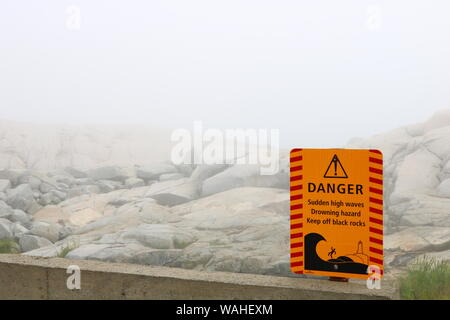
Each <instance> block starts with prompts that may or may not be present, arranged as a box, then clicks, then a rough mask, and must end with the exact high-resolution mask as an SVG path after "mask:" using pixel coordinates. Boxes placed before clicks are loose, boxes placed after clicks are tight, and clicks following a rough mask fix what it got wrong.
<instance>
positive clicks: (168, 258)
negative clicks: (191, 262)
mask: <svg viewBox="0 0 450 320" xmlns="http://www.w3.org/2000/svg"><path fill="white" fill-rule="evenodd" d="M181 255H182V250H178V249H165V250H155V249H150V250H146V251H144V252H136V253H134V255H133V258H132V260H131V261H130V262H131V263H139V264H144V265H152V266H167V267H175V268H176V267H180V265H181V263H180V262H179V261H178V259H179V258H180V257H181Z"/></svg>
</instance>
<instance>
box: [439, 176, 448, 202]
mask: <svg viewBox="0 0 450 320" xmlns="http://www.w3.org/2000/svg"><path fill="white" fill-rule="evenodd" d="M437 195H438V196H439V197H444V198H450V179H447V180H444V181H442V182H441V183H440V184H439V186H438V187H437Z"/></svg>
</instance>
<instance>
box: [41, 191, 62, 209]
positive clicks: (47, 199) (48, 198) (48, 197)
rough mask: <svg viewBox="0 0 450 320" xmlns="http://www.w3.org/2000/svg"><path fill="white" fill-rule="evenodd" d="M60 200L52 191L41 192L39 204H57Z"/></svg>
mask: <svg viewBox="0 0 450 320" xmlns="http://www.w3.org/2000/svg"><path fill="white" fill-rule="evenodd" d="M60 202H61V199H59V198H58V197H57V196H56V195H55V194H53V193H52V192H49V193H46V194H43V195H42V196H41V198H40V199H39V204H40V205H41V206H44V207H45V206H48V205H51V204H58V203H60Z"/></svg>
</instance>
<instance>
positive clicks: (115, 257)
mask: <svg viewBox="0 0 450 320" xmlns="http://www.w3.org/2000/svg"><path fill="white" fill-rule="evenodd" d="M134 247H138V248H134ZM139 249H141V250H142V247H140V246H137V245H130V246H127V245H110V244H84V245H81V246H80V247H78V248H75V249H73V250H72V251H70V252H69V253H68V254H67V255H66V258H67V259H93V260H101V261H110V262H124V261H129V260H130V259H131V255H132V253H133V252H135V250H136V251H138V250H139Z"/></svg>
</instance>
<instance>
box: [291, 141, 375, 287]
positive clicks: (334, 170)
mask: <svg viewBox="0 0 450 320" xmlns="http://www.w3.org/2000/svg"><path fill="white" fill-rule="evenodd" d="M291 269H292V271H293V272H295V273H304V274H311V275H322V276H332V277H345V278H358V279H367V278H368V277H369V276H371V275H372V273H373V272H376V273H378V274H379V275H380V276H381V275H382V274H383V156H382V154H381V152H380V151H378V150H350V149H293V150H292V151H291Z"/></svg>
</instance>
